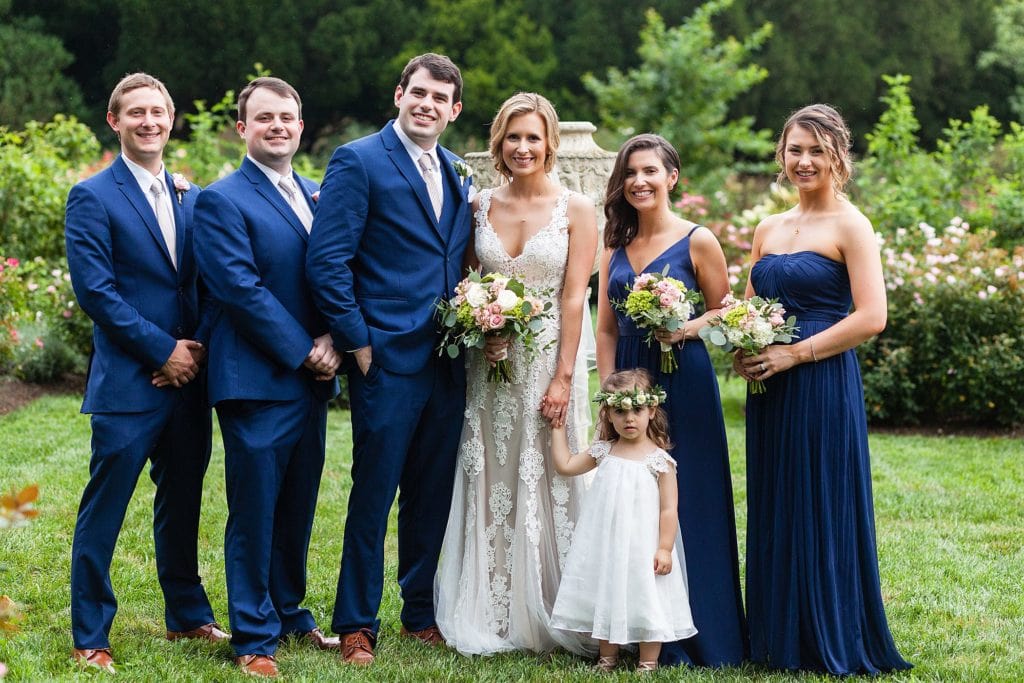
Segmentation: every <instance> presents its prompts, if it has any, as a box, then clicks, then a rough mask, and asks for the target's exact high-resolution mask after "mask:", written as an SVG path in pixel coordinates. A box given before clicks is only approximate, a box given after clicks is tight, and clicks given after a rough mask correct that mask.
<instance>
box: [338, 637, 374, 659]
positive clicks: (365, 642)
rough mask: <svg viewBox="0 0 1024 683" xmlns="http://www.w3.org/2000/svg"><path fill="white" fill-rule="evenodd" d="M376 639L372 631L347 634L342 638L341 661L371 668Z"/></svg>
mask: <svg viewBox="0 0 1024 683" xmlns="http://www.w3.org/2000/svg"><path fill="white" fill-rule="evenodd" d="M374 640H376V638H375V637H374V635H373V631H371V630H370V629H366V628H364V629H362V630H361V631H356V632H355V633H346V634H345V635H343V636H342V637H341V659H342V660H343V661H344V662H345V663H346V664H355V665H356V666H369V665H370V664H373V641H374Z"/></svg>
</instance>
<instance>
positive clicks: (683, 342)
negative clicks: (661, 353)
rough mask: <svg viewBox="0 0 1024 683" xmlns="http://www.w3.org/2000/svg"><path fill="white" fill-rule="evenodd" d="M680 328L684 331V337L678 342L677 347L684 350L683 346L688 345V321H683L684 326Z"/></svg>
mask: <svg viewBox="0 0 1024 683" xmlns="http://www.w3.org/2000/svg"><path fill="white" fill-rule="evenodd" d="M687 322H689V321H687ZM680 329H682V331H683V338H682V339H680V340H679V341H677V342H676V348H677V349H679V350H680V351H682V350H683V347H684V346H686V323H683V326H682V328H680Z"/></svg>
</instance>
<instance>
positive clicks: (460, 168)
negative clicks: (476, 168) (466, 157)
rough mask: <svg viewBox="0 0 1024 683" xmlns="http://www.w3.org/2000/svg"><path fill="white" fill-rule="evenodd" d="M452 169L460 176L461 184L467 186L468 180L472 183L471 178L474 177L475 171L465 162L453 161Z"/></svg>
mask: <svg viewBox="0 0 1024 683" xmlns="http://www.w3.org/2000/svg"><path fill="white" fill-rule="evenodd" d="M452 168H454V169H455V172H456V173H458V174H459V182H461V183H462V184H463V185H465V184H466V181H467V180H468V181H469V182H472V180H470V178H472V177H473V169H472V167H471V166H470V165H469V164H467V163H466V162H465V161H461V160H460V161H453V162H452Z"/></svg>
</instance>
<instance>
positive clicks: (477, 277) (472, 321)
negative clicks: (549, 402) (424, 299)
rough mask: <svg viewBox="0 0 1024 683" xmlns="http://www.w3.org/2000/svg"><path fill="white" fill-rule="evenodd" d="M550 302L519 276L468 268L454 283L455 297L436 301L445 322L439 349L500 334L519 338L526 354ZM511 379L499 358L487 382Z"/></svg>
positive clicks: (454, 350)
mask: <svg viewBox="0 0 1024 683" xmlns="http://www.w3.org/2000/svg"><path fill="white" fill-rule="evenodd" d="M551 308H552V303H551V302H550V301H542V299H541V295H540V293H538V292H534V291H531V290H529V289H527V287H526V286H525V285H524V284H523V283H522V282H521V281H520V280H517V279H515V278H512V277H508V276H507V275H502V274H501V273H488V274H487V275H481V274H480V272H479V271H475V270H473V271H470V273H469V276H468V277H466V279H464V280H463V281H462V282H460V283H459V284H458V285H457V286H456V287H455V296H454V297H452V298H451V299H450V300H448V301H439V302H438V303H437V314H438V317H439V318H440V320H441V326H442V327H443V328H444V337H443V338H442V340H441V346H440V348H439V349H438V352H439V353H444V352H447V353H448V356H449V357H451V358H455V357H456V356H458V355H459V348H460V347H462V348H466V349H482V348H484V346H485V345H486V344H487V338H488V337H501V338H504V339H508V340H511V341H515V340H518V341H521V342H522V343H523V346H524V347H525V348H526V351H527V353H528V354H530V353H534V352H535V351H536V350H537V336H538V335H539V334H540V331H541V330H542V329H544V319H545V318H548V317H550V316H551ZM511 380H512V367H511V365H510V363H509V360H508V358H503V359H502V360H499V361H498V362H497V363H495V364H494V365H493V366H491V369H490V370H489V371H488V373H487V381H488V382H510V381H511Z"/></svg>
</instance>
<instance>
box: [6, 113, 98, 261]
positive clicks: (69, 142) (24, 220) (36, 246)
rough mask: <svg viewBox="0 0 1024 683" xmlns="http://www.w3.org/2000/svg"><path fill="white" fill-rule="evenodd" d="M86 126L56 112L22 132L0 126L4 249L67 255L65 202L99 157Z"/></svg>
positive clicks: (12, 252) (23, 256)
mask: <svg viewBox="0 0 1024 683" xmlns="http://www.w3.org/2000/svg"><path fill="white" fill-rule="evenodd" d="M99 150H100V147H99V143H98V142H97V141H96V137H95V136H94V135H93V134H92V132H91V131H90V130H89V128H88V127H86V126H85V125H83V124H81V123H79V122H78V121H77V120H76V119H75V118H73V117H66V116H63V115H60V114H58V115H57V116H55V117H54V118H53V120H52V121H50V122H48V123H38V122H36V121H30V122H29V123H28V124H26V126H25V130H23V131H10V130H8V129H6V128H0V178H3V182H0V225H2V226H3V231H2V232H0V253H4V254H6V255H7V256H13V257H17V258H21V259H26V258H30V257H34V256H43V257H45V258H49V259H56V258H59V257H62V256H63V255H64V204H65V202H66V200H67V196H68V191H70V189H71V187H72V186H73V185H74V184H75V183H76V182H78V180H79V179H80V178H81V177H83V176H82V173H81V169H83V168H84V167H85V165H86V164H87V163H89V162H92V161H94V160H95V159H96V157H97V156H99Z"/></svg>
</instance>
